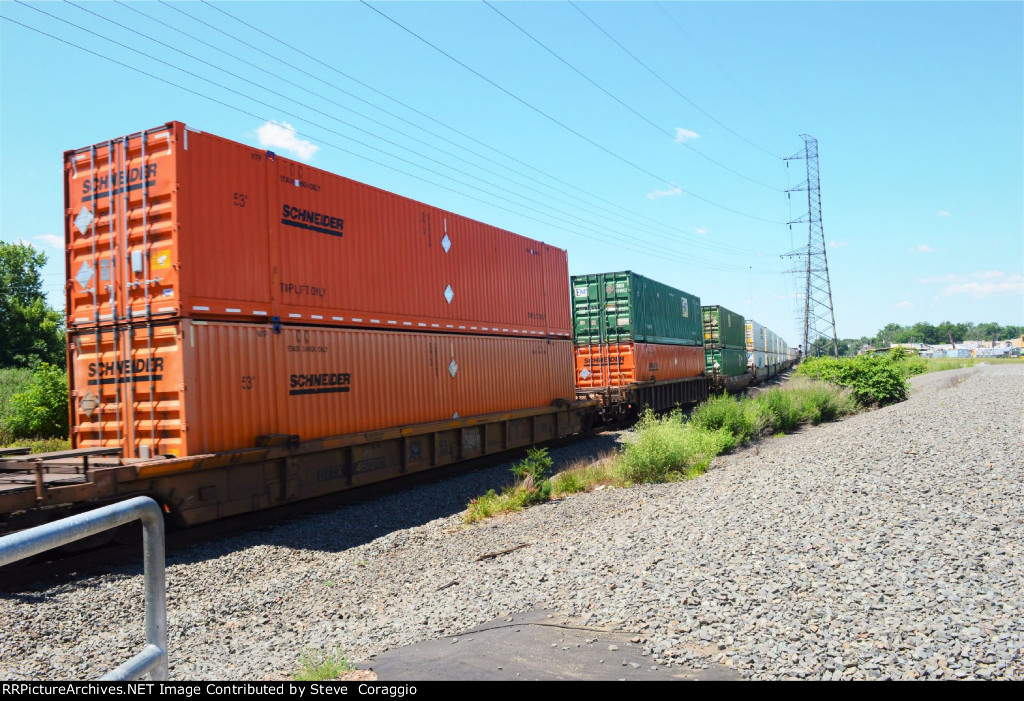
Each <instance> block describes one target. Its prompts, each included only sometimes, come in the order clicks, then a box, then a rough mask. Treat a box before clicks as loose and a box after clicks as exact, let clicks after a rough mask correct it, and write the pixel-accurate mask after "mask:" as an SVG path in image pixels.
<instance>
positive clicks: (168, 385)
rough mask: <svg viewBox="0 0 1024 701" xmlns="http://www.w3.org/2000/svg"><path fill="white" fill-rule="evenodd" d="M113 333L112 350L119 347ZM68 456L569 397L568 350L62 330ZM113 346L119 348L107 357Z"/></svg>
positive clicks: (258, 331)
mask: <svg viewBox="0 0 1024 701" xmlns="http://www.w3.org/2000/svg"><path fill="white" fill-rule="evenodd" d="M97 337H98V341H99V343H98V348H99V351H98V352H97ZM115 337H116V341H115ZM70 343H71V345H72V349H71V352H70V354H69V357H70V359H71V364H70V382H71V390H72V395H71V401H72V415H73V427H72V436H73V441H74V445H75V446H76V447H83V448H84V447H97V446H121V445H123V446H126V453H125V457H135V456H137V455H138V454H139V450H140V448H141V447H142V446H149V447H150V448H151V451H152V454H154V455H178V456H185V455H196V454H203V453H211V452H218V451H223V450H231V449H236V448H245V447H250V446H252V445H254V444H255V441H256V437H257V436H260V435H264V434H271V433H290V434H296V435H299V436H300V437H301V438H302V439H313V438H320V437H324V436H333V435H343V434H347V433H357V432H364V431H374V430H380V429H386V428H395V427H401V426H406V425H410V424H418V423H426V422H431V421H442V420H446V419H451V418H453V417H454V416H455V415H456V414H457V415H458V416H459V417H469V416H475V415H479V414H490V413H496V412H503V411H515V410H519V409H529V408H533V407H541V406H550V405H551V403H552V402H554V401H557V400H572V399H573V398H574V396H575V389H574V381H573V361H572V348H573V346H572V342H571V341H569V340H568V339H565V340H546V339H539V338H537V339H534V338H515V337H508V336H467V335H461V334H437V333H433V334H432V333H408V332H400V331H371V330H365V329H332V328H326V327H285V328H283V329H281V333H274V331H273V329H272V327H271V325H269V324H246V323H227V322H217V321H195V320H181V321H177V322H165V323H163V324H161V325H157V326H155V327H154V328H153V336H152V338H150V337H149V333H148V330H147V329H145V328H138V327H137V328H135V329H134V330H133V331H131V332H130V333H129V332H128V331H127V330H126V329H121V328H107V329H103V330H101V331H98V332H96V333H93V332H84V333H79V334H75V333H72V334H71V335H70ZM115 344H116V349H115Z"/></svg>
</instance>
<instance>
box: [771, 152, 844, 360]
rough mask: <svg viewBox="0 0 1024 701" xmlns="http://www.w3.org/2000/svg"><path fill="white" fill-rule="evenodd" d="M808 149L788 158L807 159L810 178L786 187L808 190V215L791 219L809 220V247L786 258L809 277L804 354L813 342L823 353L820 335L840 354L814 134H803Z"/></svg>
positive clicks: (804, 315) (791, 159) (809, 352)
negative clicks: (819, 341)
mask: <svg viewBox="0 0 1024 701" xmlns="http://www.w3.org/2000/svg"><path fill="white" fill-rule="evenodd" d="M800 137H801V138H802V139H803V140H804V148H803V150H801V151H798V152H797V153H795V154H793V155H792V156H790V157H789V158H787V159H786V161H787V163H786V167H787V168H788V167H789V163H788V161H793V160H801V159H802V160H804V161H806V163H807V180H806V181H804V182H803V183H801V184H800V185H797V186H796V187H792V188H790V189H788V190H786V196H787V197H789V196H790V195H789V193H791V192H804V191H806V192H807V214H806V215H805V216H801V217H799V218H798V219H794V220H793V221H791V222H789V227H790V229H792V228H793V224H800V223H804V222H806V223H807V248H806V249H804V248H803V247H801V248H798V249H796V250H795V251H791V252H789V253H786V254H784V255H783V256H782V257H783V258H795V259H797V261H798V265H797V266H796V267H794V268H793V269H792V270H789V271H787V272H790V273H794V274H796V275H798V276H800V277H803V278H805V280H806V285H805V289H804V293H803V302H804V309H803V318H802V321H803V328H804V344H803V349H804V354H805V356H810V355H811V349H812V345H814V349H815V354H816V355H821V353H822V349H821V347H820V346H819V345H816V342H817V340H818V339H819V338H826V339H828V338H831V339H832V354H833V355H834V356H835V357H837V358H838V357H839V338H838V336H837V335H836V315H835V312H834V311H833V309H832V283H831V282H830V281H829V277H828V254H826V252H825V229H824V228H823V227H822V225H821V180H820V178H819V174H818V140H817V139H815V138H814V137H813V136H808V135H807V134H801V135H800Z"/></svg>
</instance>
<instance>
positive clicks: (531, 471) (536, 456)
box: [512, 447, 554, 484]
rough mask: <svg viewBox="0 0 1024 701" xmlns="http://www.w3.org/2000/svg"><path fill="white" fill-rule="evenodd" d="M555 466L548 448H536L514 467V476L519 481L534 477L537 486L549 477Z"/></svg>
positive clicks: (528, 451) (527, 452) (528, 452)
mask: <svg viewBox="0 0 1024 701" xmlns="http://www.w3.org/2000/svg"><path fill="white" fill-rule="evenodd" d="M553 464H554V462H553V461H552V460H551V456H550V455H548V449H547V448H536V447H534V448H530V449H529V450H527V451H526V457H525V458H523V459H522V460H520V461H519V463H518V464H516V465H514V466H513V467H512V474H514V475H515V476H516V477H518V478H519V479H527V478H528V477H532V478H533V481H534V482H535V483H536V484H540V483H541V482H543V481H544V479H545V478H546V477H547V476H548V473H549V472H550V471H551V466H552V465H553Z"/></svg>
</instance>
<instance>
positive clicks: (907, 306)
mask: <svg viewBox="0 0 1024 701" xmlns="http://www.w3.org/2000/svg"><path fill="white" fill-rule="evenodd" d="M913 308H914V305H913V304H911V303H910V302H908V301H907V300H903V301H902V302H899V303H898V304H896V306H894V307H893V309H913Z"/></svg>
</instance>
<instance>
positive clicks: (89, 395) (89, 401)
mask: <svg viewBox="0 0 1024 701" xmlns="http://www.w3.org/2000/svg"><path fill="white" fill-rule="evenodd" d="M99 405H100V400H99V397H97V396H96V395H95V394H94V393H93V391H92V390H91V389H90V390H89V391H88V392H86V393H85V396H84V397H82V399H81V400H80V401H79V402H78V408H79V409H81V410H82V411H83V412H85V415H86V416H88V417H89V418H90V419H91V418H92V415H93V414H94V413H95V412H96V407H98V406H99Z"/></svg>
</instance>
